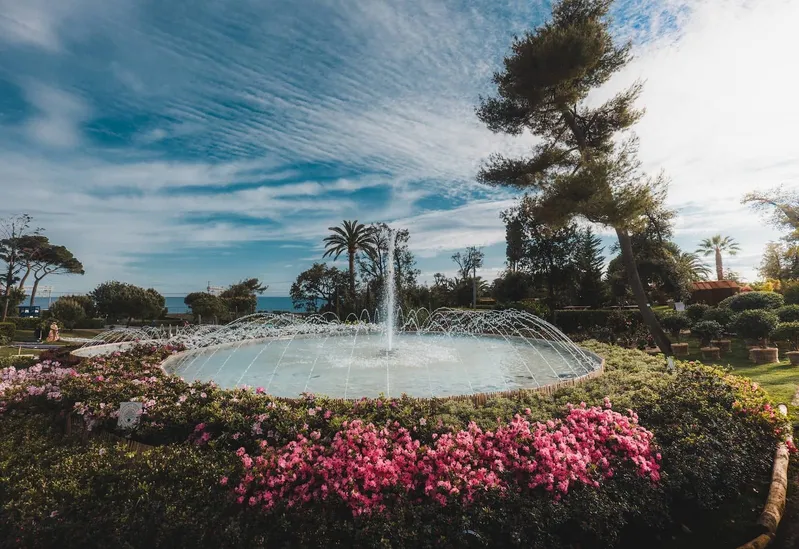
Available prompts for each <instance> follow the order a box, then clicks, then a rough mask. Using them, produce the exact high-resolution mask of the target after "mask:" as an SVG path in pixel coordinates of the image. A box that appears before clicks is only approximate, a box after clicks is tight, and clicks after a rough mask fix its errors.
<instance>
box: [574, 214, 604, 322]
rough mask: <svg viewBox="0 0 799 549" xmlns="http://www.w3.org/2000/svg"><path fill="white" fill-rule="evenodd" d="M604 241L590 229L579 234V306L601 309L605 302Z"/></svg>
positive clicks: (576, 258)
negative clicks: (603, 278)
mask: <svg viewBox="0 0 799 549" xmlns="http://www.w3.org/2000/svg"><path fill="white" fill-rule="evenodd" d="M604 250H605V248H604V247H603V246H602V240H600V238H599V237H598V236H597V235H595V234H594V231H593V230H591V228H590V227H586V228H584V229H582V230H580V231H579V232H578V234H577V249H576V251H575V267H576V271H577V288H576V294H577V296H576V297H577V304H578V305H584V306H588V307H599V306H600V305H601V304H602V301H603V294H604V293H605V291H604V290H605V284H604V283H603V281H602V272H603V271H604V270H605V256H604V255H603V253H602V252H603V251H604Z"/></svg>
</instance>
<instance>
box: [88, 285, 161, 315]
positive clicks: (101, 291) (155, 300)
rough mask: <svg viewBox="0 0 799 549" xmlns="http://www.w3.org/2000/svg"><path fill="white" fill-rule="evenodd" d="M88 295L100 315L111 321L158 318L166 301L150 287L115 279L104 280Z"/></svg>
mask: <svg viewBox="0 0 799 549" xmlns="http://www.w3.org/2000/svg"><path fill="white" fill-rule="evenodd" d="M89 295H90V296H91V298H92V299H93V300H94V303H95V305H96V307H97V312H98V313H99V314H100V315H102V316H103V317H105V318H108V319H109V320H112V321H116V320H120V319H127V321H128V324H130V321H131V320H132V319H134V318H139V319H141V320H147V319H156V318H159V317H160V316H161V314H162V313H163V312H164V305H165V303H166V300H165V299H164V296H162V295H161V294H160V293H158V292H157V291H155V290H154V289H152V288H148V289H144V288H140V287H138V286H134V285H133V284H128V283H126V282H117V281H110V282H104V283H102V284H100V285H99V286H97V287H96V288H95V289H94V290H93V291H92V292H91V293H90V294H89Z"/></svg>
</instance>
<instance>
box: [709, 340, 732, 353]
mask: <svg viewBox="0 0 799 549" xmlns="http://www.w3.org/2000/svg"><path fill="white" fill-rule="evenodd" d="M710 344H711V345H712V346H713V347H718V348H719V349H721V352H722V353H729V352H730V348H731V347H732V341H730V340H729V339H714V340H713V341H711V342H710Z"/></svg>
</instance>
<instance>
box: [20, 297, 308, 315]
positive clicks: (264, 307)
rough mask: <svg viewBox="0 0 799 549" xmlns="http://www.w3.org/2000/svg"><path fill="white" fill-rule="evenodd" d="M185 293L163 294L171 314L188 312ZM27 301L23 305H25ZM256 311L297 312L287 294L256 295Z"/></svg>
mask: <svg viewBox="0 0 799 549" xmlns="http://www.w3.org/2000/svg"><path fill="white" fill-rule="evenodd" d="M185 297H186V296H185V295H179V296H178V295H167V296H164V299H165V300H166V308H167V310H168V311H169V313H171V314H181V313H188V312H189V308H188V307H187V306H186V304H185V303H183V299H184V298H185ZM56 299H58V298H57V297H56V296H53V297H52V299H50V298H47V297H37V298H36V299H34V300H33V304H34V305H38V306H39V307H41V308H42V310H45V309H47V308H48V307H49V306H50V303H52V302H53V301H55V300H56ZM27 304H28V303H27V301H26V302H25V303H24V305H27ZM258 311H261V312H297V309H295V308H294V304H293V303H292V301H291V298H290V297H288V296H285V297H284V296H272V295H270V296H263V295H262V296H258Z"/></svg>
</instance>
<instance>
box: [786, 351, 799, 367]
mask: <svg viewBox="0 0 799 549" xmlns="http://www.w3.org/2000/svg"><path fill="white" fill-rule="evenodd" d="M785 356H787V357H788V360H790V361H791V364H793V365H797V364H799V351H788V352H787V353H785Z"/></svg>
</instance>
